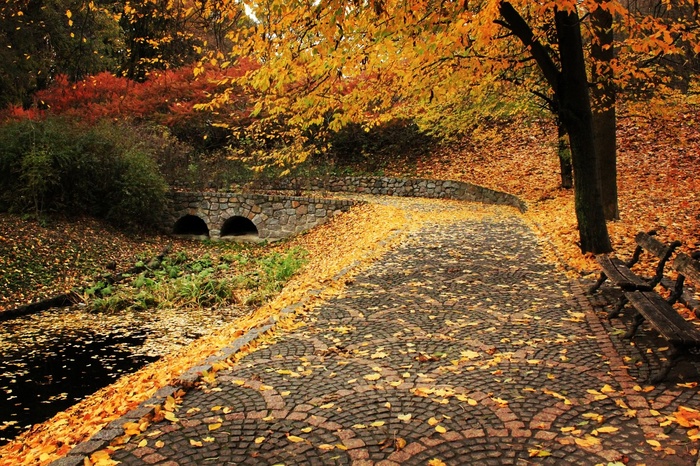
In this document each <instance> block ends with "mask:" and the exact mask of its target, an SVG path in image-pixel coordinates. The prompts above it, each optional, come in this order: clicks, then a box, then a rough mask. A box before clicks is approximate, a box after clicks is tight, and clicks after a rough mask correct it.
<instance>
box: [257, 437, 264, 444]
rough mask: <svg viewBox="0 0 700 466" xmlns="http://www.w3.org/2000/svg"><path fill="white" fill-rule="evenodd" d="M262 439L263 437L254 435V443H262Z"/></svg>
mask: <svg viewBox="0 0 700 466" xmlns="http://www.w3.org/2000/svg"><path fill="white" fill-rule="evenodd" d="M264 441H265V437H256V438H255V443H256V444H257V445H260V444H261V443H263V442H264Z"/></svg>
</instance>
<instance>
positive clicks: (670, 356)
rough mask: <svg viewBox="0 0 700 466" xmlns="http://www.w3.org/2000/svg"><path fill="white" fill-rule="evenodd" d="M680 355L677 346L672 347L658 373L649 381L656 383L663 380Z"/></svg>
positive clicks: (681, 354)
mask: <svg viewBox="0 0 700 466" xmlns="http://www.w3.org/2000/svg"><path fill="white" fill-rule="evenodd" d="M681 356H683V353H682V352H681V351H679V350H678V349H677V348H675V347H672V349H671V352H670V353H668V360H667V361H666V363H665V364H664V365H663V366H662V367H661V370H660V371H659V373H658V374H656V375H655V376H654V377H652V378H651V380H650V382H651V383H652V384H657V383H659V382H661V381H663V380H664V379H665V378H666V376H667V375H668V373H669V372H671V369H672V368H673V366H675V365H676V363H677V362H678V360H679V359H680V358H681Z"/></svg>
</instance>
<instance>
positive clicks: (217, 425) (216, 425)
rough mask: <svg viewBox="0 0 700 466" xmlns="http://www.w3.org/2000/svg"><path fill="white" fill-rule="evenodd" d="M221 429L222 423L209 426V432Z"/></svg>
mask: <svg viewBox="0 0 700 466" xmlns="http://www.w3.org/2000/svg"><path fill="white" fill-rule="evenodd" d="M219 427H221V423H220V422H216V423H214V424H209V431H212V430H216V429H218V428H219Z"/></svg>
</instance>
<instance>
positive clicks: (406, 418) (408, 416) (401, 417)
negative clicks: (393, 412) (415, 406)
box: [398, 413, 411, 421]
mask: <svg viewBox="0 0 700 466" xmlns="http://www.w3.org/2000/svg"><path fill="white" fill-rule="evenodd" d="M398 418H399V421H410V420H411V414H410V413H409V414H399V416H398Z"/></svg>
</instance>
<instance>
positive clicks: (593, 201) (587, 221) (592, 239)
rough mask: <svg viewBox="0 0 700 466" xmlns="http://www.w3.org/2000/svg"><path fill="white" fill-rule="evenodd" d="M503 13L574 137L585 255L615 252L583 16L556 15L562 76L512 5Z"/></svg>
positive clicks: (502, 6)
mask: <svg viewBox="0 0 700 466" xmlns="http://www.w3.org/2000/svg"><path fill="white" fill-rule="evenodd" d="M498 9H499V12H500V13H501V16H503V18H504V20H505V21H496V22H497V23H499V24H501V25H503V26H504V27H506V28H508V29H510V30H511V31H512V32H513V34H515V35H516V36H517V37H518V39H520V41H521V42H522V43H523V45H524V46H525V47H527V49H528V51H529V52H530V54H532V58H533V59H534V60H535V61H536V62H537V65H538V66H539V68H540V69H541V70H542V73H543V74H544V77H545V79H546V80H547V82H548V83H549V84H550V85H551V86H552V89H553V90H554V94H555V96H556V97H557V99H558V102H559V117H560V118H561V121H562V123H563V124H564V128H565V129H566V132H567V133H568V134H569V141H570V146H571V160H572V164H573V168H574V199H575V202H576V219H577V220H578V231H579V236H580V238H581V244H580V246H581V251H582V252H593V253H596V254H597V253H605V252H610V251H612V245H611V244H610V237H609V236H608V230H607V227H606V225H605V215H604V213H603V199H602V195H601V185H600V177H599V176H598V162H597V158H596V155H595V143H594V141H593V121H592V120H593V114H592V112H591V101H590V97H589V94H588V80H587V79H586V64H585V61H584V57H583V41H582V39H581V26H580V21H579V17H578V14H577V13H576V11H575V10H573V11H571V12H567V11H556V12H555V14H554V22H555V24H556V29H557V35H558V38H559V56H560V57H559V58H560V63H561V71H560V70H559V69H557V66H556V64H555V63H554V60H552V57H551V56H550V55H549V53H548V51H547V50H546V49H545V48H544V47H543V46H542V44H541V43H540V42H539V41H538V40H537V39H536V38H535V36H534V34H533V32H532V29H531V28H530V26H529V25H528V24H527V23H526V22H525V20H524V19H523V17H522V16H520V14H519V13H518V12H517V11H516V10H515V8H513V6H512V5H511V4H510V3H509V2H504V1H501V2H500V3H499V4H498Z"/></svg>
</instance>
